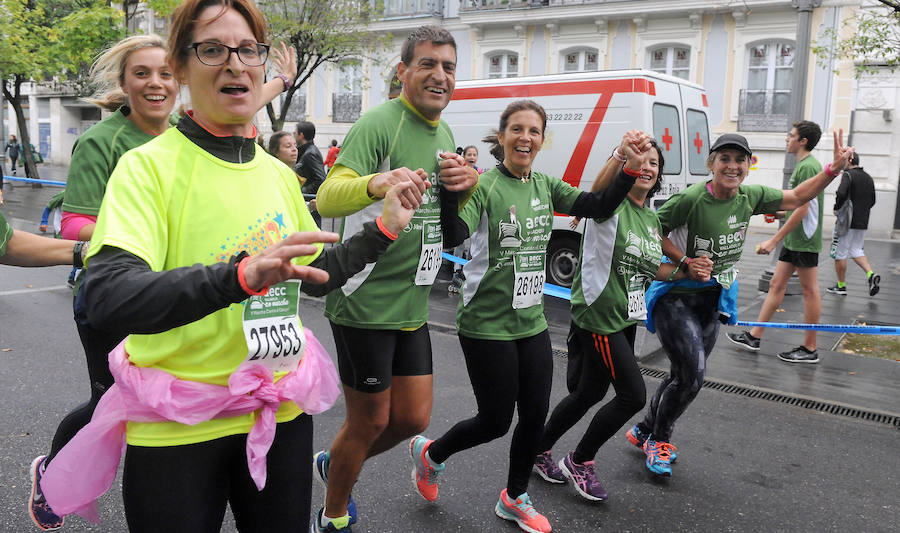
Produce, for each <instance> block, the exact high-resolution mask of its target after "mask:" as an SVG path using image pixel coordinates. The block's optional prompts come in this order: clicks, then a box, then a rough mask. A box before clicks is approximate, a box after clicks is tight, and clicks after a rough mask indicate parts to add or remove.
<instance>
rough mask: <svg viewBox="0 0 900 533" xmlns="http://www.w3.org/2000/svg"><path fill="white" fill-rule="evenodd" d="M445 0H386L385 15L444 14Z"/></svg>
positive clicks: (418, 15) (395, 16)
mask: <svg viewBox="0 0 900 533" xmlns="http://www.w3.org/2000/svg"><path fill="white" fill-rule="evenodd" d="M443 14H444V0H384V12H383V17H384V18H386V19H390V18H399V17H425V16H428V17H430V16H437V17H440V16H443Z"/></svg>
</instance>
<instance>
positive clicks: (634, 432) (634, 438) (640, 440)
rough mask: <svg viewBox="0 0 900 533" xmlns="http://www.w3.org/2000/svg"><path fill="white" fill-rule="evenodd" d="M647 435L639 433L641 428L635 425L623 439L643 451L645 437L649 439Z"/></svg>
mask: <svg viewBox="0 0 900 533" xmlns="http://www.w3.org/2000/svg"><path fill="white" fill-rule="evenodd" d="M649 436H650V435H648V434H647V433H644V432H643V431H641V428H639V427H638V426H637V424H635V426H634V427H633V428H631V429H629V430H628V433H626V434H625V438H627V439H628V442H630V443H632V444H634V445H635V446H637V447H638V448H641V449H643V448H644V443H645V442H647V437H649Z"/></svg>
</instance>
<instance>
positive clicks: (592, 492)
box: [559, 452, 609, 502]
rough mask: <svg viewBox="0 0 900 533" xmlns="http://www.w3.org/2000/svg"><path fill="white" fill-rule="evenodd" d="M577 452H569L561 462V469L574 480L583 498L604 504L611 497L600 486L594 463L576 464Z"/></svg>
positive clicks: (573, 482) (576, 489) (577, 490)
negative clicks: (574, 457)
mask: <svg viewBox="0 0 900 533" xmlns="http://www.w3.org/2000/svg"><path fill="white" fill-rule="evenodd" d="M574 455H575V452H569V454H568V455H566V456H565V457H564V458H562V460H560V461H559V469H560V470H561V471H562V473H563V475H564V476H566V477H567V478H569V479H570V480H572V484H573V485H575V491H576V492H578V494H581V497H582V498H585V499H588V500H591V501H595V502H602V501H603V500H605V499H606V498H608V497H609V493H607V492H606V489H604V488H603V485H601V484H600V481H599V480H598V479H597V473H596V472H594V461H587V462H584V463H576V462H575V460H574V459H572V457H573V456H574Z"/></svg>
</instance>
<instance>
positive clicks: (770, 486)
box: [0, 167, 900, 533]
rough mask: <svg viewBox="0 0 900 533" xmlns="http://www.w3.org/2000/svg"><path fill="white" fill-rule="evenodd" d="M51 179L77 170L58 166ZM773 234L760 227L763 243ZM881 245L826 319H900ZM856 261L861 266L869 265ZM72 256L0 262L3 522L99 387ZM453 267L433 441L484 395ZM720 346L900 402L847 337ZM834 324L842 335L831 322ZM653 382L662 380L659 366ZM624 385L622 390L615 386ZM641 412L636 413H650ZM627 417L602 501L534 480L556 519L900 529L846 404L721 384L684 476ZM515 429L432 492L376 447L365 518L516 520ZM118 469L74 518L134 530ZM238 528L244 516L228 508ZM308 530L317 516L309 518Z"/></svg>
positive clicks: (876, 431)
mask: <svg viewBox="0 0 900 533" xmlns="http://www.w3.org/2000/svg"><path fill="white" fill-rule="evenodd" d="M41 170H42V177H43V178H49V179H60V178H64V176H65V172H64V169H61V170H60V171H59V173H54V172H53V171H52V170H51V169H48V168H47V167H42V169H41ZM57 191H58V189H57V188H53V187H45V188H43V189H31V187H30V186H26V185H22V184H13V185H12V186H11V185H10V183H7V185H6V187H5V188H4V196H5V197H6V205H4V206H2V207H0V211H2V212H3V214H4V215H5V216H6V217H7V219H8V220H10V222H11V223H12V224H13V225H14V227H16V228H17V229H23V230H28V231H37V225H38V219H39V217H40V211H41V209H42V208H43V205H44V202H45V201H46V200H47V199H49V197H50V196H52V195H53V194H54V193H55V192H57ZM769 234H771V232H768V233H767V232H764V231H751V232H750V234H749V237H748V240H749V242H748V245H747V248H750V249H752V246H753V245H754V244H755V243H756V242H758V241H761V240H764V239H765V238H766V237H767V236H768V235H769ZM866 248H867V252H868V253H869V258H870V260H871V261H872V263H873V264H874V265H876V269H877V270H878V271H879V273H880V274H881V276H882V280H883V281H882V291H881V293H880V294H879V295H878V296H876V297H874V298H869V297H868V295H867V294H861V293H860V292H856V293H854V290H853V287H854V286H861V284H862V282H863V281H864V278H863V275H862V273H861V272H860V271H859V269H858V268H856V267H853V266H851V267H850V268H849V269H848V272H849V275H848V277H849V280H848V281H849V284H850V294H849V295H848V296H846V297H839V296H835V295H831V294H828V293H825V292H824V291H823V295H822V307H823V322H829V323H851V322H852V321H853V320H856V319H864V320H877V321H879V322H885V323H898V322H900V310H898V307H897V306H896V304H895V302H896V301H898V296H900V288H898V285H900V279H898V278H900V266H898V265H900V243H897V242H893V241H867V243H866ZM821 263H822V268H821V275H820V286H821V287H822V288H823V289H824V287H826V286H828V285H830V284H831V283H832V282H833V281H834V273H833V270H832V269H831V262H830V260H829V259H827V256H826V254H823V255H822V261H821ZM766 265H768V259H767V258H764V257H758V256H756V255H755V254H750V255H745V257H744V258H743V259H742V261H741V264H740V268H741V269H742V272H741V276H742V278H743V279H744V283H743V284H742V286H741V292H740V298H739V307H740V308H741V317H740V318H741V319H743V320H755V318H756V313H757V311H758V309H759V306H760V305H761V303H762V299H763V298H764V296H763V295H761V294H760V293H759V292H758V291H757V290H756V280H757V278H758V277H759V274H760V273H761V272H762V270H764V268H765V266H766ZM854 269H855V270H854ZM68 271H69V269H68V268H66V267H51V268H42V269H21V268H12V267H5V266H0V401H2V402H3V405H4V407H5V409H6V413H7V414H6V416H5V417H2V418H0V450H2V452H3V453H2V454H0V476H2V478H3V479H4V483H3V484H2V485H0V508H2V509H3V512H2V513H0V531H15V532H21V531H37V530H36V529H34V528H33V526H32V525H31V523H30V520H29V519H28V516H27V512H26V510H25V505H24V504H25V499H26V497H27V494H28V488H29V484H28V478H27V467H28V465H29V464H30V462H31V459H32V458H33V457H34V456H36V455H37V454H39V453H46V450H47V447H48V446H49V443H50V439H51V437H52V435H53V431H54V429H55V427H56V424H57V423H58V421H59V420H60V419H61V418H62V416H63V415H64V414H65V413H66V412H67V411H68V410H70V409H72V408H74V407H75V406H76V405H78V404H79V403H80V402H82V401H84V400H86V399H87V393H88V391H87V389H88V387H87V383H86V381H87V379H86V378H87V376H86V372H85V368H84V356H83V354H82V352H81V347H80V346H79V345H78V340H77V334H76V332H75V327H74V324H73V322H72V318H71V293H70V291H68V290H67V289H66V288H65V285H64V280H65V277H66V275H67V273H68ZM448 278H449V275H448V273H446V272H445V273H442V276H441V278H440V279H439V281H438V282H437V284H436V286H435V289H434V290H433V291H432V296H431V302H430V304H431V321H430V327H431V331H432V333H431V337H432V344H433V350H434V365H435V386H434V408H433V412H432V419H431V425H430V427H429V428H428V430H427V432H426V434H427V435H428V436H430V437H432V438H434V436H436V435H440V434H441V433H442V432H444V431H446V430H447V429H449V428H450V427H451V426H452V424H453V423H455V422H457V421H459V420H460V419H462V418H464V417H468V416H471V414H473V413H474V412H475V402H474V398H473V396H472V391H471V386H470V384H469V381H468V376H467V374H466V370H465V365H464V363H463V358H462V353H461V350H460V348H459V342H458V340H457V339H456V337H455V335H454V334H453V333H454V328H453V322H454V313H455V308H456V303H457V298H458V297H457V296H456V295H450V294H448V293H447V290H446V284H447V279H448ZM782 307H783V308H784V309H785V312H784V313H777V314H776V318H777V319H779V320H784V321H792V322H801V321H802V298H801V297H800V296H789V297H786V299H785V302H784V304H783V305H782ZM546 314H547V317H548V321H549V322H550V324H551V337H552V339H553V344H554V347H555V348H558V349H561V350H565V334H566V332H567V331H568V304H567V302H564V301H560V300H555V299H551V298H548V300H547V305H546ZM301 316H302V319H303V321H304V324H305V325H306V326H307V327H310V328H311V329H313V330H314V331H316V333H317V335H318V336H319V338H320V339H321V340H322V341H323V344H324V345H325V347H326V348H327V349H328V350H329V352H330V353H332V354H333V353H334V344H333V340H332V339H331V333H330V329H329V327H328V325H327V321H325V320H324V318H323V317H322V302H321V299H311V298H304V299H303V304H302V314H301ZM726 331H737V328H724V327H723V328H722V333H721V335H720V339H719V342H718V344H717V346H716V349H715V351H714V353H713V354H712V357H711V358H710V360H709V370H708V377H709V381H710V382H720V383H725V384H734V385H736V386H737V387H738V388H742V389H761V390H764V391H774V392H777V393H778V394H780V395H782V396H785V397H789V398H798V399H804V398H815V399H818V400H820V401H823V402H832V403H841V404H845V405H856V406H861V407H863V408H865V409H866V410H868V411H879V412H887V413H894V414H900V401H898V400H900V396H898V390H900V387H898V386H897V385H898V384H900V379H898V377H900V376H898V367H900V363H898V362H894V361H888V360H876V359H871V358H865V357H859V356H854V355H848V354H841V353H837V352H831V351H828V350H827V349H828V348H830V345H831V343H833V342H834V341H836V340H837V336H836V335H832V336H829V337H826V334H822V336H820V340H819V346H820V354H821V355H820V356H821V358H822V362H821V363H820V364H818V365H790V364H787V363H783V362H781V361H779V360H778V359H777V358H776V357H775V355H774V354H776V353H777V352H779V351H783V350H785V349H787V348H789V347H792V346H794V345H796V344H798V343H799V342H800V340H799V339H800V338H801V337H802V333H801V332H798V331H778V330H768V331H767V332H766V337H765V339H764V342H763V346H762V351H761V352H760V353H759V354H751V353H745V352H741V351H740V350H738V349H737V348H736V347H734V348H732V345H731V344H730V343H729V342H728V341H727V339H725V337H724V334H725V332H726ZM828 335H831V334H828ZM639 342H641V343H642V345H641V346H642V347H641V350H640V351H641V360H642V364H643V365H644V366H645V368H648V369H653V368H658V369H662V370H665V369H666V368H667V366H668V365H667V362H666V359H665V356H664V355H663V354H662V353H661V352H659V348H658V343H656V342H655V336H652V335H642V336H640V337H639ZM559 355H560V357H555V358H554V377H555V378H556V379H555V380H554V385H553V391H552V397H551V405H555V404H556V403H557V402H558V401H559V400H560V399H561V398H562V397H563V396H564V395H565V390H564V389H565V387H564V379H562V377H563V376H564V373H565V359H564V357H562V353H560V354H559ZM646 382H647V388H648V390H649V391H652V390H654V389H655V388H656V386H657V385H658V383H659V376H658V375H653V374H651V375H648V376H647V378H646ZM609 397H611V393H610V395H608V397H607V399H608V398H609ZM640 416H641V414H638V415H636V416H635V417H634V418H633V419H632V420H631V421H629V423H628V424H626V426H625V427H626V428H627V427H628V426H629V425H630V424H633V423H635V422H636V421H637V420H638V417H640ZM343 417H344V408H343V405H342V401H341V400H339V401H338V404H337V405H335V407H334V408H332V409H331V410H329V411H327V412H325V413H323V414H321V415H317V416H316V417H315V436H314V442H315V447H316V449H321V448H324V447H327V446H328V445H329V443H330V442H331V439H332V438H333V437H334V435H335V433H336V432H337V430H338V428H339V427H340V425H341V423H342V421H343ZM589 420H590V417H586V418H585V419H583V420H582V421H581V422H579V423H578V424H577V425H576V426H575V427H574V428H573V429H572V430H570V431H569V432H568V433H567V434H566V435H564V436H563V438H562V439H561V440H560V442H559V443H558V444H557V446H555V447H554V450H553V451H554V454H555V455H556V456H557V457H561V456H562V455H563V454H564V453H566V452H567V451H568V450H570V449H572V448H573V447H574V446H575V444H576V443H577V442H578V439H579V438H580V436H581V435H582V433H583V432H584V430H585V429H586V427H587V424H588V422H589ZM623 432H624V428H623V430H622V431H619V432H618V433H617V435H615V436H614V437H613V438H612V440H611V441H610V442H608V443H607V444H606V445H604V446H603V447H602V448H601V450H600V453H599V454H598V455H597V458H596V461H597V472H598V476H599V478H600V479H601V480H602V481H603V483H604V485H605V486H606V488H607V489H608V490H609V492H610V499H609V500H608V501H607V502H604V503H600V504H597V503H588V502H586V501H584V500H582V499H581V498H579V497H578V496H577V495H575V493H574V491H573V490H572V488H571V487H570V486H564V485H549V484H546V483H544V482H543V481H541V480H540V479H538V478H536V477H534V476H532V482H531V484H530V485H529V488H528V491H529V494H530V495H531V496H532V499H533V501H534V502H535V505H536V507H537V509H538V510H539V511H540V512H542V513H544V514H545V515H546V516H547V517H548V519H549V520H550V522H551V524H552V525H553V528H554V531H556V532H586V531H597V530H598V529H603V530H606V531H634V532H638V531H747V532H750V531H754V532H755V531H816V532H818V531H861V532H862V531H865V532H870V531H885V532H887V531H894V530H895V529H896V524H897V521H898V517H900V507H898V503H897V494H898V493H900V477H898V476H897V472H898V471H900V454H898V453H897V446H896V442H897V436H898V433H897V427H892V426H891V425H889V424H884V423H876V422H872V421H871V420H859V419H856V418H852V417H847V416H834V415H832V414H827V413H823V412H821V411H819V410H810V409H807V408H803V407H802V406H799V405H786V404H785V403H778V402H774V401H769V400H767V399H764V398H761V397H750V398H748V397H746V396H742V395H738V394H733V393H727V392H723V391H722V390H704V391H702V392H701V393H700V395H699V396H698V397H697V399H696V400H695V401H694V403H693V404H692V405H691V407H690V409H689V410H688V411H687V412H686V413H685V415H684V416H683V417H682V418H681V419H680V420H679V422H678V425H677V427H676V434H675V437H674V438H675V442H676V444H678V446H679V450H678V451H679V461H678V463H677V464H676V465H675V466H674V467H673V468H674V470H675V475H674V476H673V477H672V478H668V479H659V478H654V477H652V476H650V475H648V473H647V471H646V469H645V468H644V465H643V454H642V453H641V452H640V451H639V450H637V449H635V448H634V447H632V446H631V445H630V444H629V443H628V442H627V441H626V440H625V438H624V436H623ZM509 439H510V435H509V434H507V435H506V436H505V437H503V438H500V439H497V440H495V441H493V442H491V443H488V444H485V445H483V446H479V447H477V448H475V449H472V450H468V451H465V452H461V453H460V454H458V455H456V456H454V457H452V458H451V459H450V460H449V461H448V466H447V469H446V471H445V472H444V474H442V477H441V496H440V498H439V500H438V501H437V502H436V503H426V502H424V501H423V500H422V499H421V498H420V497H419V496H418V495H417V494H415V492H414V491H413V489H412V485H411V483H410V479H409V466H408V454H407V453H406V452H405V450H404V447H403V446H402V445H401V446H398V447H395V448H394V449H392V450H390V451H388V452H386V453H384V454H382V455H379V456H378V457H376V458H374V459H372V460H370V461H368V462H367V463H366V466H365V468H364V470H363V472H362V474H361V476H360V479H359V482H358V483H357V485H356V487H355V488H354V497H355V498H356V500H357V503H358V505H359V509H360V523H359V524H357V525H356V526H354V531H356V532H357V533H362V532H372V533H375V532H378V533H385V532H445V531H491V532H495V531H498V532H507V533H512V532H517V531H519V530H518V529H517V528H516V527H515V526H514V525H512V524H508V523H506V522H503V521H501V520H500V519H498V518H497V517H496V516H494V512H493V504H494V503H495V502H496V499H497V494H498V493H499V491H500V489H501V488H502V487H503V483H504V480H505V479H506V458H507V455H508V447H509ZM120 481H121V480H120V479H119V480H118V481H117V482H116V483H115V484H114V485H113V488H112V490H111V492H110V493H109V494H107V495H106V496H104V497H103V498H102V499H101V505H100V507H101V518H102V523H101V524H100V525H91V524H89V523H87V522H85V521H83V520H80V519H78V518H71V519H69V520H68V521H67V524H66V526H65V529H64V531H124V530H125V529H126V525H125V521H124V515H123V508H122V498H121V491H120ZM322 497H323V494H322V490H321V487H319V486H318V485H315V486H314V489H313V508H314V510H315V509H317V508H318V506H319V505H321V498H322ZM226 517H227V518H226V522H225V524H224V526H223V531H234V530H235V527H234V523H233V520H231V519H230V513H228V514H227V515H226ZM301 530H303V529H302V528H301Z"/></svg>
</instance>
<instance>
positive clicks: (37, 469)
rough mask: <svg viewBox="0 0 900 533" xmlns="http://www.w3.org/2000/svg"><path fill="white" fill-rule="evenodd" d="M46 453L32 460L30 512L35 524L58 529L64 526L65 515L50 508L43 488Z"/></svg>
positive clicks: (48, 528)
mask: <svg viewBox="0 0 900 533" xmlns="http://www.w3.org/2000/svg"><path fill="white" fill-rule="evenodd" d="M46 458H47V456H46V455H39V456H37V457H35V458H34V461H32V462H31V470H30V471H29V474H30V476H31V495H30V496H29V497H28V514H29V515H31V520H32V521H33V522H34V525H36V526H37V527H39V528H41V529H42V530H44V531H56V530H57V529H59V528H61V527H62V526H63V523H64V522H65V517H62V516H57V514H56V513H54V512H53V509H51V508H50V504H48V503H47V500H46V498H44V492H43V491H42V490H41V477H43V475H44V459H46Z"/></svg>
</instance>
